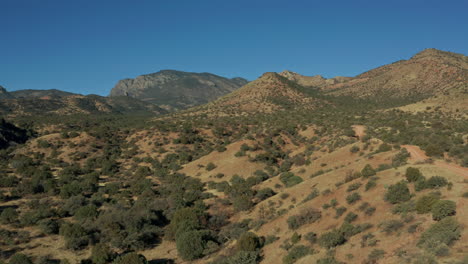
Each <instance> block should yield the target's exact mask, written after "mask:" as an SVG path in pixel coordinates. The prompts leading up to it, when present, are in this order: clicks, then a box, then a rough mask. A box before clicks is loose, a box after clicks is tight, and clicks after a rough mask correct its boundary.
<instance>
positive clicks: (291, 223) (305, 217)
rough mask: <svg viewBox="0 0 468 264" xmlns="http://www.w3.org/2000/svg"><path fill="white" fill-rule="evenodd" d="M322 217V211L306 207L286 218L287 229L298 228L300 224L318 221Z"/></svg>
mask: <svg viewBox="0 0 468 264" xmlns="http://www.w3.org/2000/svg"><path fill="white" fill-rule="evenodd" d="M321 217H322V213H321V212H320V211H319V210H317V209H314V208H307V209H305V210H303V211H301V212H300V213H299V214H297V215H292V216H290V217H289V218H288V220H287V222H288V227H289V229H298V228H299V227H301V226H302V225H305V224H310V223H314V222H316V221H318V220H319V219H320V218H321Z"/></svg>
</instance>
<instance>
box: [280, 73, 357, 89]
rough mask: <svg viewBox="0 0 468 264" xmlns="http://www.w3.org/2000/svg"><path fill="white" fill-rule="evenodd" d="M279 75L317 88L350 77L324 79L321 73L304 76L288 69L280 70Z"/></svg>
mask: <svg viewBox="0 0 468 264" xmlns="http://www.w3.org/2000/svg"><path fill="white" fill-rule="evenodd" d="M279 75H281V76H283V77H285V78H287V79H288V80H290V81H293V82H296V83H297V84H299V85H302V86H306V87H318V88H322V87H325V86H327V85H331V84H336V83H342V82H345V81H347V80H349V79H351V78H350V77H340V76H337V77H334V78H330V79H326V78H324V77H322V76H321V75H315V76H304V75H300V74H298V73H295V72H292V71H288V70H285V71H282V72H280V73H279Z"/></svg>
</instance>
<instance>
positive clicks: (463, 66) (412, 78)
mask: <svg viewBox="0 0 468 264" xmlns="http://www.w3.org/2000/svg"><path fill="white" fill-rule="evenodd" d="M466 83H468V57H466V56H464V55H463V54H457V53H452V52H445V51H440V50H436V49H427V50H424V51H422V52H420V53H418V54H416V55H415V56H413V57H412V58H411V59H409V60H402V61H398V62H395V63H392V64H388V65H384V66H381V67H378V68H376V69H373V70H370V71H368V72H365V73H362V74H360V75H358V76H356V77H353V78H352V79H350V80H348V81H345V82H343V83H337V84H332V85H328V86H325V87H324V88H323V89H324V90H326V91H329V92H330V93H331V94H333V95H351V96H357V97H375V96H380V97H382V96H390V97H400V98H401V97H427V96H431V95H435V94H436V93H444V92H447V91H449V90H451V89H454V88H459V87H462V86H464V85H466Z"/></svg>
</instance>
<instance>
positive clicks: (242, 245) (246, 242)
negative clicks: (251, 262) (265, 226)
mask: <svg viewBox="0 0 468 264" xmlns="http://www.w3.org/2000/svg"><path fill="white" fill-rule="evenodd" d="M259 247H260V239H259V238H258V236H257V235H256V234H254V233H252V232H245V233H243V234H242V235H241V236H240V238H239V240H237V244H236V248H237V250H238V251H255V250H257V248H259Z"/></svg>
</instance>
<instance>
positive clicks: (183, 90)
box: [110, 70, 247, 110]
mask: <svg viewBox="0 0 468 264" xmlns="http://www.w3.org/2000/svg"><path fill="white" fill-rule="evenodd" d="M246 83H247V81H246V80H245V79H242V78H233V79H228V78H224V77H221V76H217V75H214V74H210V73H192V72H182V71H174V70H164V71H160V72H157V73H152V74H147V75H141V76H138V77H136V78H135V79H124V80H121V81H119V82H118V83H117V85H116V86H115V87H114V88H113V89H112V90H111V92H110V96H111V97H114V96H129V97H133V98H137V99H140V100H143V101H145V102H150V103H153V104H156V105H159V106H162V107H164V108H166V109H170V110H178V109H184V108H188V107H191V106H196V105H200V104H205V103H208V102H210V101H212V100H215V99H217V98H218V97H221V96H223V95H225V94H228V93H230V92H232V91H234V90H236V89H238V88H239V87H241V86H242V85H244V84H246Z"/></svg>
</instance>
